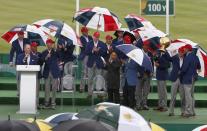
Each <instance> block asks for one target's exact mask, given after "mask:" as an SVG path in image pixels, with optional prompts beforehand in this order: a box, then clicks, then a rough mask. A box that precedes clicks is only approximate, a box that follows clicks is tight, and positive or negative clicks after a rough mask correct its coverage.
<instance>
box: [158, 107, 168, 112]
mask: <svg viewBox="0 0 207 131" xmlns="http://www.w3.org/2000/svg"><path fill="white" fill-rule="evenodd" d="M160 111H161V112H166V111H168V109H167V108H163V107H161V108H160Z"/></svg>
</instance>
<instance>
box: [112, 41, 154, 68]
mask: <svg viewBox="0 0 207 131" xmlns="http://www.w3.org/2000/svg"><path fill="white" fill-rule="evenodd" d="M116 47H117V49H119V50H120V51H122V52H123V53H124V54H126V55H127V56H128V57H129V58H131V59H132V60H134V61H135V62H136V63H138V64H139V65H140V66H142V67H144V68H145V69H146V70H148V71H150V72H152V70H153V68H152V63H151V60H150V58H149V57H148V56H147V54H145V53H144V52H143V51H142V50H141V49H139V48H137V47H136V46H134V45H132V44H122V45H118V46H116Z"/></svg>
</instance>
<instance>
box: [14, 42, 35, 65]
mask: <svg viewBox="0 0 207 131" xmlns="http://www.w3.org/2000/svg"><path fill="white" fill-rule="evenodd" d="M37 62H38V57H37V56H35V55H33V54H32V53H31V46H30V45H29V44H26V45H25V46H24V53H22V54H19V55H18V56H17V63H16V64H17V65H37V64H38V63H37Z"/></svg>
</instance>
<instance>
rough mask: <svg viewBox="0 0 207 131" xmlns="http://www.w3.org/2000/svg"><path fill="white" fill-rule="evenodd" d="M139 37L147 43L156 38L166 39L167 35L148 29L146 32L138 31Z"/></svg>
mask: <svg viewBox="0 0 207 131" xmlns="http://www.w3.org/2000/svg"><path fill="white" fill-rule="evenodd" d="M138 32H139V35H140V37H141V39H142V41H143V42H145V41H147V40H151V39H153V38H155V37H165V36H166V34H165V33H163V32H162V31H160V30H158V29H153V30H152V29H149V28H146V29H144V30H138Z"/></svg>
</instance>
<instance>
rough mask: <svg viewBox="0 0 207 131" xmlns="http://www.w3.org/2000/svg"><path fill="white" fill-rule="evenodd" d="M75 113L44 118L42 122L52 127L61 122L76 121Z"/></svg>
mask: <svg viewBox="0 0 207 131" xmlns="http://www.w3.org/2000/svg"><path fill="white" fill-rule="evenodd" d="M76 114H77V113H59V114H55V115H52V116H50V117H48V118H46V119H45V120H44V121H45V122H47V123H51V124H53V125H58V124H60V123H61V122H63V121H67V120H74V119H76V117H75V115H76Z"/></svg>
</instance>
